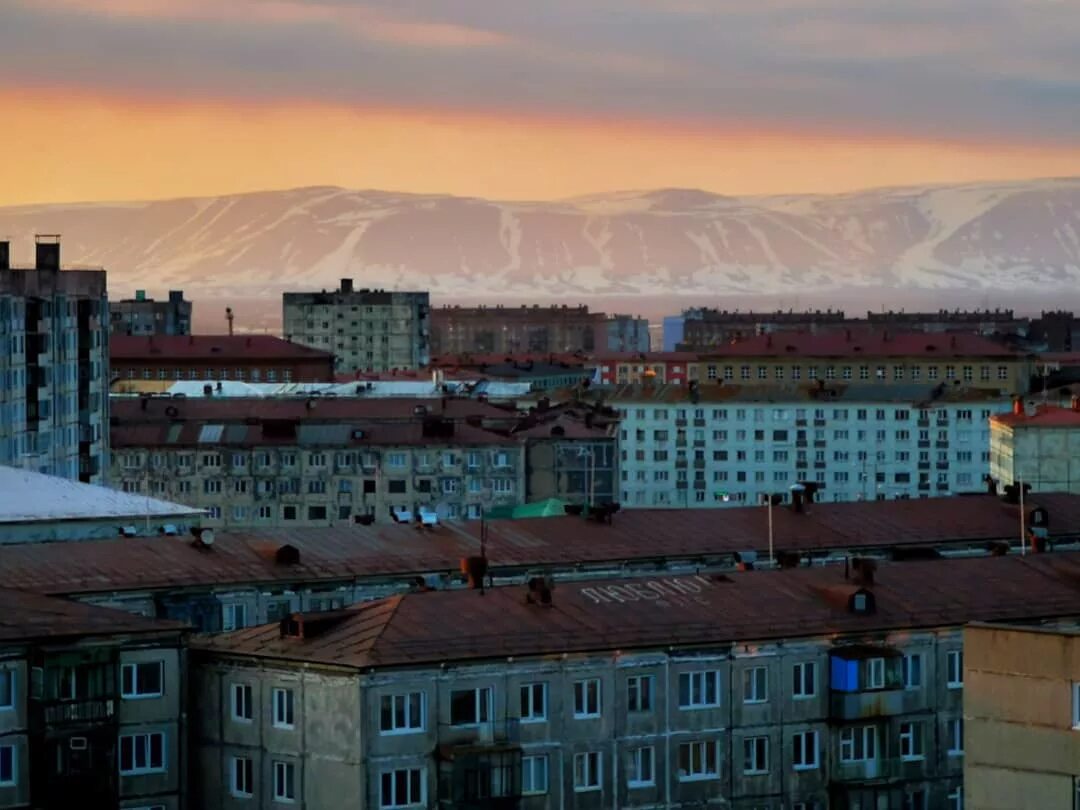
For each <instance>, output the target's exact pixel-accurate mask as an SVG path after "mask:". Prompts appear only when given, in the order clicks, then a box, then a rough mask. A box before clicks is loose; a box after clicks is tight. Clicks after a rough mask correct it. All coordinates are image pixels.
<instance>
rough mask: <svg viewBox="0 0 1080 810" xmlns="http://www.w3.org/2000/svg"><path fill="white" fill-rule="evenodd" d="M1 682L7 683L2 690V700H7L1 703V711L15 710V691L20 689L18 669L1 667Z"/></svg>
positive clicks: (0, 694) (0, 695)
mask: <svg viewBox="0 0 1080 810" xmlns="http://www.w3.org/2000/svg"><path fill="white" fill-rule="evenodd" d="M0 683H2V684H6V688H5V689H4V690H0V700H3V701H5V702H2V703H0V712H13V711H15V701H16V700H17V698H16V694H15V693H16V692H17V691H18V689H17V688H16V687H17V685H18V671H17V670H16V669H15V667H0ZM5 693H6V694H5Z"/></svg>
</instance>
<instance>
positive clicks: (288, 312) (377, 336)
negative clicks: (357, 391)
mask: <svg viewBox="0 0 1080 810" xmlns="http://www.w3.org/2000/svg"><path fill="white" fill-rule="evenodd" d="M283 308H284V314H283V324H284V327H283V328H284V335H285V338H286V339H287V340H291V341H295V342H296V343H300V344H302V345H304V346H311V347H313V348H315V349H321V350H323V351H327V352H332V353H333V355H334V357H335V358H336V367H335V368H336V370H337V372H338V373H340V374H352V373H355V372H357V371H388V370H390V369H395V368H396V369H417V368H423V367H424V366H426V365H427V364H428V362H429V361H430V359H431V334H430V333H431V317H430V314H429V313H430V309H431V307H430V305H429V301H428V294H427V293H426V292H400V291H397V290H368V289H361V290H355V289H353V282H352V279H348V278H343V279H342V280H341V286H340V287H339V288H338V289H337V290H335V291H331V292H327V291H326V290H323V291H322V292H317V293H307V292H305V293H285V294H284V297H283Z"/></svg>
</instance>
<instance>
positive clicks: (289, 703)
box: [270, 686, 296, 730]
mask: <svg viewBox="0 0 1080 810" xmlns="http://www.w3.org/2000/svg"><path fill="white" fill-rule="evenodd" d="M271 699H272V703H271V710H270V711H271V715H270V717H271V725H273V727H274V728H280V729H286V730H292V729H294V728H296V693H295V690H293V689H292V688H290V687H288V686H275V687H274V690H273V692H272V695H271Z"/></svg>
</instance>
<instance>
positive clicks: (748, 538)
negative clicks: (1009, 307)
mask: <svg viewBox="0 0 1080 810" xmlns="http://www.w3.org/2000/svg"><path fill="white" fill-rule="evenodd" d="M1026 500H1027V503H1026V506H1027V507H1028V508H1034V507H1035V506H1037V505H1038V506H1043V507H1045V508H1046V509H1047V512H1048V515H1049V519H1050V531H1051V537H1063V536H1064V537H1070V538H1073V537H1077V536H1080V495H1070V494H1053V493H1032V495H1031V496H1030V497H1029V498H1028V499H1026ZM1018 509H1019V507H1018V506H1015V505H1010V504H1006V503H1004V502H1002V501H1001V500H1000V499H998V498H996V497H994V496H990V495H977V496H968V497H952V498H930V499H926V500H907V501H867V502H861V503H860V502H856V503H828V504H814V505H813V506H812V507H811V509H810V512H809V513H804V514H797V513H794V512H792V511H791V510H790V509H789V508H787V507H775V508H774V509H773V523H774V540H775V549H776V551H778V552H779V551H798V552H800V553H815V554H826V553H829V552H844V551H857V550H860V549H861V550H867V551H874V550H878V551H880V552H885V551H887V550H889V549H893V548H899V547H903V548H914V547H929V548H933V547H941V546H948V545H953V546H961V547H969V546H980V545H984V544H986V543H988V542H990V541H1002V540H1018V537H1017V535H1018V531H1019V520H1018V517H1019V513H1018ZM767 522H768V517H767V510H766V508H765V507H763V506H757V507H736V508H730V509H692V510H677V509H676V510H651V509H650V510H626V511H623V512H619V513H618V514H616V515H615V516H614V521H613V523H612V524H611V525H607V524H601V523H596V522H593V521H589V520H586V519H585V518H583V517H573V516H565V517H548V518H527V519H520V520H492V521H488V522H487V541H486V553H487V556H488V558H489V560H490V565H491V567H492V570H493V571H494V572H495V573H496V574H500V573H513V572H524V571H530V570H533V569H544V568H553V569H559V570H567V569H569V570H575V569H577V568H578V567H579V566H580V567H583V568H584V569H585V570H588V568H589V567H596V566H601V565H602V566H605V567H612V566H619V565H621V564H623V563H626V564H635V563H636V564H652V563H653V562H656V561H660V560H689V561H699V562H702V563H703V562H704V560H706V559H709V558H716V559H720V558H723V559H728V558H730V557H731V555H734V554H735V553H736V552H745V551H756V552H757V553H758V554H759V555H760V556H762V557H763V556H765V555H766V554H767V551H768V529H767ZM286 544H288V545H292V546H294V547H295V548H296V549H298V550H299V552H300V562H299V563H298V564H296V565H281V564H276V563H275V562H274V559H273V553H272V552H273V550H274V549H276V548H279V547H280V546H283V545H286ZM267 549H269V550H270V552H271V553H269V554H268V553H267ZM479 550H480V522H479V521H468V522H459V523H445V524H442V525H440V526H438V527H436V528H434V529H427V528H425V529H419V528H417V527H416V526H415V525H413V524H376V525H372V526H342V527H330V528H298V529H265V530H257V529H251V530H248V531H222V532H219V533H216V539H215V542H214V546H213V549H212V550H210V551H200V550H198V549H197V548H194V547H192V544H191V540H190V538H184V537H153V538H140V537H131V538H115V539H112V538H110V539H105V540H94V541H87V542H82V543H64V544H61V543H25V544H19V545H6V546H5V545H0V571H3V572H4V573H3V576H4V584H5V585H7V586H9V587H14V588H24V589H27V590H34V591H39V592H43V593H51V594H73V593H102V592H112V591H132V590H150V589H163V588H181V587H227V586H232V585H240V584H259V583H284V582H293V583H296V582H307V583H311V584H317V583H320V582H340V581H345V580H354V579H358V578H371V579H397V580H398V581H400V580H402V579H404V578H406V577H410V576H416V575H419V574H430V573H457V572H458V571H459V566H460V561H461V558H462V557H467V556H471V555H475V554H477V553H479Z"/></svg>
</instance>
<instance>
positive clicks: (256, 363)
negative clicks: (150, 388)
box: [109, 335, 334, 383]
mask: <svg viewBox="0 0 1080 810" xmlns="http://www.w3.org/2000/svg"><path fill="white" fill-rule="evenodd" d="M109 354H110V359H111V362H112V377H113V379H115V380H119V381H122V380H159V381H163V382H164V381H167V380H203V381H206V382H211V383H212V382H215V381H221V380H234V381H239V382H268V383H274V382H279V383H287V382H332V381H333V380H334V356H333V355H332V354H330V353H329V352H324V351H321V350H319V349H312V348H310V347H308V346H302V345H300V344H299V343H290V342H289V341H287V340H282V339H281V338H277V337H272V336H271V335H186V336H182V335H149V336H145V337H143V336H133V337H129V336H127V335H114V336H113V338H112V345H111V347H110V349H109Z"/></svg>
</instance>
